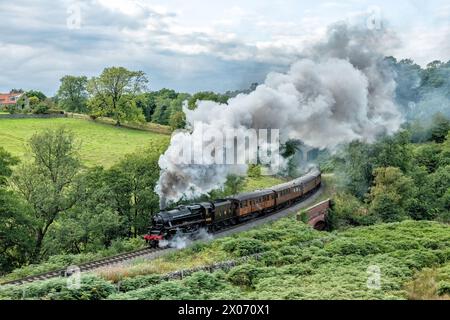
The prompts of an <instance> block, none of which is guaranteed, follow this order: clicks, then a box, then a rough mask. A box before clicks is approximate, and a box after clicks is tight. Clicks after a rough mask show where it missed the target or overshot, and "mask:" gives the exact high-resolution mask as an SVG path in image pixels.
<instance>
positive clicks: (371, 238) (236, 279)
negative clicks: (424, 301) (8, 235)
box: [0, 217, 450, 300]
mask: <svg viewBox="0 0 450 320" xmlns="http://www.w3.org/2000/svg"><path fill="white" fill-rule="evenodd" d="M449 231H450V230H449V226H448V225H444V224H440V223H436V222H424V221H422V222H417V221H404V222H401V223H391V224H381V225H377V226H370V227H360V228H354V229H350V230H346V231H338V232H334V233H331V234H327V233H320V232H318V231H314V230H312V229H311V228H309V227H308V226H306V225H304V224H303V223H301V222H296V221H295V220H294V219H293V218H292V217H290V218H284V219H282V220H279V221H277V222H274V223H270V224H267V225H264V226H262V227H260V228H257V229H255V230H251V231H247V232H244V233H241V234H238V235H235V236H233V237H227V238H222V239H218V240H215V241H213V242H211V243H203V244H202V243H197V244H195V245H194V246H192V247H190V248H187V249H184V250H182V251H179V252H175V253H172V254H168V255H166V256H164V257H161V258H159V259H158V260H154V261H140V262H139V261H138V262H136V263H135V264H133V265H131V266H127V267H116V268H112V269H108V270H105V271H104V272H102V273H100V274H99V275H85V276H83V285H82V286H81V288H80V289H78V290H74V289H67V287H66V280H65V279H54V280H49V281H45V282H40V283H34V284H31V285H23V286H19V287H10V288H8V287H3V288H1V289H0V299H11V298H20V297H23V295H24V294H25V297H26V298H30V299H80V298H81V297H82V298H83V299H91V300H96V299H132V300H134V299H148V300H159V299H194V300H195V299H407V298H411V294H410V291H411V289H410V286H411V284H410V283H411V281H412V280H413V279H415V278H416V277H417V276H420V275H421V274H420V273H417V272H418V271H420V270H424V269H425V268H430V267H438V266H440V265H444V264H445V263H448V261H449V260H450V252H449V250H448V247H449V245H450V232H449ZM253 254H258V258H257V259H255V258H250V259H248V260H247V261H242V260H240V259H241V258H242V257H246V256H249V255H253ZM224 261H236V262H237V265H236V266H234V267H233V266H231V267H230V268H225V269H223V270H219V271H215V272H212V273H208V272H196V273H194V274H193V275H191V276H188V277H185V278H184V279H183V280H170V281H167V280H165V279H164V278H163V277H162V276H163V275H164V274H166V273H168V272H171V271H174V270H181V269H189V268H193V267H198V266H208V265H212V264H213V263H217V262H224ZM438 270H447V269H438ZM440 272H441V274H442V276H441V278H439V280H442V281H447V282H442V281H441V283H440V285H439V286H436V287H438V289H439V292H435V294H436V295H438V294H441V295H440V296H439V297H440V298H442V299H443V298H445V294H447V293H448V290H447V289H446V288H447V287H446V286H447V285H448V277H445V276H444V272H443V271H440Z"/></svg>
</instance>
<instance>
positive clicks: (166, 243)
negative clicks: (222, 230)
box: [159, 229, 214, 249]
mask: <svg viewBox="0 0 450 320" xmlns="http://www.w3.org/2000/svg"><path fill="white" fill-rule="evenodd" d="M213 238H214V237H213V235H212V234H210V233H208V231H207V230H206V229H200V230H199V231H198V232H197V233H196V234H195V235H194V236H189V235H186V234H176V235H175V237H173V238H172V239H171V240H162V241H160V242H159V247H160V248H166V247H170V248H176V249H184V248H187V247H189V246H190V245H191V244H193V243H194V242H196V241H205V242H207V241H211V240H212V239H213Z"/></svg>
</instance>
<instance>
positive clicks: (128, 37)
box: [0, 0, 449, 94]
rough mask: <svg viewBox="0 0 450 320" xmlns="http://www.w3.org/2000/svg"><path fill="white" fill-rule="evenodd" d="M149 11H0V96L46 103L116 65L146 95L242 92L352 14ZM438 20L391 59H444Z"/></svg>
mask: <svg viewBox="0 0 450 320" xmlns="http://www.w3.org/2000/svg"><path fill="white" fill-rule="evenodd" d="M158 2H160V1H159V0H154V1H152V2H149V1H143V0H78V1H77V0H61V1H50V0H43V1H39V2H36V1H33V0H16V1H14V2H12V1H3V2H1V3H0V30H2V32H1V35H0V53H1V59H0V68H1V70H2V72H1V73H0V91H6V90H9V89H10V88H12V87H23V88H25V89H31V88H36V89H40V90H43V91H45V92H46V93H48V94H53V93H54V92H55V91H56V90H57V87H58V80H59V78H60V77H62V76H64V75H65V74H86V75H88V76H91V75H94V74H97V73H98V72H100V71H101V70H102V69H103V68H104V67H106V66H110V65H118V64H120V65H123V66H125V67H129V68H135V69H140V70H143V71H145V72H147V73H149V75H150V78H151V79H152V85H153V88H154V89H157V88H160V87H162V86H169V87H172V88H174V89H177V90H185V91H197V90H206V89H208V90H212V89H214V90H218V91H224V90H229V89H237V88H240V87H241V86H244V87H247V86H248V85H249V84H250V83H251V82H254V81H259V80H262V79H264V76H263V74H264V73H267V72H268V71H273V70H279V69H280V68H284V69H286V68H287V66H288V65H289V64H291V63H292V62H293V61H295V60H296V59H297V58H298V57H299V56H300V55H301V52H302V50H303V48H305V47H308V46H309V45H310V44H311V43H314V42H315V41H316V40H317V39H319V38H320V37H322V36H323V35H324V34H325V32H326V27H325V26H326V25H328V24H329V23H330V22H332V21H335V20H340V19H342V18H345V17H348V16H349V15H350V14H351V10H353V9H354V10H353V11H358V10H359V9H360V8H359V7H358V8H354V6H356V5H355V4H354V2H353V1H351V2H346V3H344V4H339V3H340V2H339V3H338V2H334V1H325V2H318V3H317V4H316V2H311V3H309V4H298V3H297V2H292V1H286V2H285V4H284V7H283V6H281V4H280V3H278V4H276V3H275V4H274V3H271V2H268V1H264V0H263V1H259V2H258V5H256V2H253V1H250V2H246V3H241V2H238V1H233V0H232V1H230V3H231V4H230V5H229V6H228V2H227V4H224V3H217V2H214V3H212V2H211V3H208V4H203V5H201V6H200V4H199V2H195V1H194V3H197V4H192V3H191V2H190V3H189V4H186V3H185V2H182V1H178V0H172V1H165V2H164V3H163V2H160V3H158ZM71 5H79V8H80V12H81V24H80V29H69V28H68V27H67V18H68V16H69V12H68V9H69V8H70V6H71ZM193 6H194V7H193ZM273 6H275V7H277V8H279V9H280V10H273V9H274V7H273ZM281 9H282V10H281ZM350 9H351V10H350ZM364 9H365V7H363V11H364ZM197 11H199V12H198V14H196V12H197ZM200 11H201V12H200ZM448 11H449V9H448V6H445V5H444V6H443V7H442V10H440V11H439V12H438V14H439V15H440V17H441V18H440V19H441V21H443V22H442V23H443V25H444V26H437V27H436V26H434V25H433V26H431V25H429V24H424V25H423V26H419V25H418V26H416V28H418V29H416V30H414V31H415V32H420V33H419V34H418V35H419V36H417V34H413V30H406V31H405V32H403V33H402V35H403V39H404V40H405V48H407V49H408V51H401V50H400V51H398V52H400V53H402V54H405V55H406V56H411V54H412V53H413V58H415V57H416V56H417V57H418V58H419V59H421V60H426V58H427V55H432V56H433V57H434V56H436V57H439V56H442V57H446V56H447V55H446V53H445V52H449V50H448V41H447V40H445V41H444V39H445V37H446V36H448V32H447V33H445V32H446V30H447V31H448V23H447V29H445V25H446V24H445V12H448ZM283 12H284V13H283ZM389 12H390V11H389ZM283 14H284V15H285V16H283ZM436 19H437V18H436ZM435 30H436V32H437V33H438V34H435V33H433V31H435ZM410 31H411V32H410ZM447 39H448V38H447ZM417 43H419V44H421V45H422V44H423V46H424V47H422V48H424V50H422V51H420V52H418V50H413V48H414V47H415V45H416V44H417ZM413 44H414V45H413ZM416 48H417V47H416ZM428 48H430V49H428ZM446 50H447V51H446Z"/></svg>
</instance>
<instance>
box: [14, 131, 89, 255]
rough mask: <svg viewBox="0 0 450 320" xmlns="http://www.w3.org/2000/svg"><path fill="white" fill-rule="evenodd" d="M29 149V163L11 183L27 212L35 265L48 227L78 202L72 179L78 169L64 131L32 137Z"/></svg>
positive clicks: (70, 138)
mask: <svg viewBox="0 0 450 320" xmlns="http://www.w3.org/2000/svg"><path fill="white" fill-rule="evenodd" d="M29 147H30V149H31V155H32V159H33V160H32V162H30V163H26V164H22V165H21V166H20V167H19V168H18V170H17V172H16V173H15V174H14V175H13V177H12V182H13V186H14V187H15V189H16V190H17V191H18V193H19V194H20V195H21V197H22V199H23V200H24V201H25V202H26V203H27V204H28V206H29V208H30V213H31V218H32V219H33V221H34V224H33V229H34V233H35V247H34V251H33V255H32V259H33V261H39V260H40V259H41V257H42V256H43V254H44V253H45V252H42V246H43V241H44V238H45V236H46V234H47V232H48V230H49V228H50V226H51V225H52V224H53V223H54V222H55V220H56V219H57V218H58V216H59V215H60V214H61V213H63V212H66V211H67V210H69V209H70V208H72V207H73V206H74V205H75V204H76V203H77V201H78V200H79V197H78V190H77V189H78V185H77V181H76V177H77V174H78V173H79V171H80V167H81V165H80V160H79V157H78V153H77V150H78V148H77V144H76V141H75V138H74V136H73V134H72V133H71V132H69V131H67V130H66V129H64V128H59V129H56V130H54V131H51V130H47V131H44V132H42V133H37V134H35V135H33V136H32V138H31V139H30V141H29Z"/></svg>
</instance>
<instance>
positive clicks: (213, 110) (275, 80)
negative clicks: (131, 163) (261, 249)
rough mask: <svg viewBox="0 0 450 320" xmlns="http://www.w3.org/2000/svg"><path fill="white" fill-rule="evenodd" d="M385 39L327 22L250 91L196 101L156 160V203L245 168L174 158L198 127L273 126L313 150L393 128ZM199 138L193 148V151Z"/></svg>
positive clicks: (395, 118)
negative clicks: (224, 100)
mask: <svg viewBox="0 0 450 320" xmlns="http://www.w3.org/2000/svg"><path fill="white" fill-rule="evenodd" d="M387 38H389V34H388V33H387V32H385V31H380V30H378V31H377V30H375V31H371V30H367V29H362V28H358V27H355V26H349V25H347V24H345V23H339V24H335V25H332V26H331V27H330V28H329V30H328V34H327V39H326V40H325V41H324V42H321V43H319V44H317V45H316V46H314V47H313V48H310V49H309V50H308V54H307V55H306V57H305V58H304V59H301V60H300V61H298V62H296V63H294V64H293V65H292V66H291V68H290V69H289V71H288V72H286V73H270V74H269V75H268V76H267V78H266V80H265V82H264V84H262V85H260V86H258V87H257V88H256V90H255V91H253V92H251V93H250V94H241V95H238V96H237V97H235V98H233V99H230V100H229V102H228V104H225V105H224V104H218V103H215V102H211V101H199V102H198V104H197V108H196V109H195V110H188V109H187V108H185V113H186V118H187V119H186V120H187V123H188V128H189V129H190V131H189V132H185V133H180V134H178V135H175V136H174V137H173V138H172V141H171V144H170V147H169V149H168V150H167V152H166V153H165V154H164V155H162V156H161V158H160V161H159V165H160V168H161V177H160V180H159V184H158V186H157V188H156V191H157V193H158V194H159V195H160V197H161V204H162V206H164V205H165V202H166V201H177V200H179V199H180V198H182V197H185V198H192V197H196V196H200V195H202V194H205V193H207V192H209V191H211V190H213V189H217V188H220V187H221V186H223V184H224V183H225V181H226V179H227V176H228V175H229V174H239V175H244V174H245V173H246V166H242V165H241V166H238V165H234V166H232V165H214V164H209V165H189V164H180V153H181V150H182V149H183V148H184V147H185V146H186V144H188V143H190V138H191V137H192V136H194V137H195V135H196V134H197V131H199V130H200V126H201V127H202V128H201V129H202V130H205V128H206V129H211V130H219V131H221V132H225V131H226V130H231V129H234V130H237V131H242V132H243V131H244V130H246V129H248V128H253V129H279V130H280V142H281V143H285V142H286V141H288V140H290V139H296V140H301V141H303V142H304V143H305V144H306V145H308V146H310V147H315V148H320V149H324V148H330V149H332V148H334V147H336V146H338V145H339V144H342V143H345V142H350V141H353V140H363V141H368V142H370V141H373V140H374V139H375V138H376V137H377V136H378V135H380V134H383V133H387V134H389V133H393V132H395V131H396V130H398V128H399V126H400V124H401V123H402V121H403V120H402V116H401V114H400V112H399V111H398V109H397V106H396V105H395V103H394V95H395V88H396V84H395V81H394V79H393V75H392V74H391V72H390V71H389V68H388V67H387V65H385V64H384V54H383V47H384V43H386V42H388V41H387V40H386V39H387ZM193 140H195V139H193ZM206 144H207V143H206ZM206 144H204V145H197V146H196V147H195V146H194V147H193V153H194V154H195V153H196V152H201V150H202V149H203V150H204V148H205V146H206ZM282 167H283V163H281V168H282Z"/></svg>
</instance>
